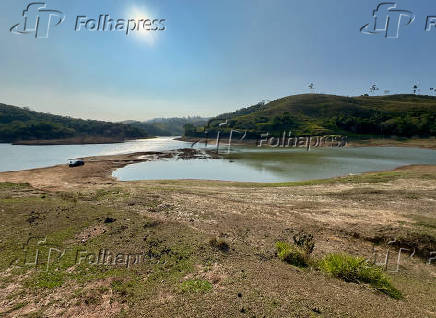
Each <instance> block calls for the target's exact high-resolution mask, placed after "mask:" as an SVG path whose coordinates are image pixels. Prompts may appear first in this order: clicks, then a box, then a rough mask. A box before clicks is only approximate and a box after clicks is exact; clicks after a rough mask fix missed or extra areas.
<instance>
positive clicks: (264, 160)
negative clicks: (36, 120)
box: [0, 137, 436, 182]
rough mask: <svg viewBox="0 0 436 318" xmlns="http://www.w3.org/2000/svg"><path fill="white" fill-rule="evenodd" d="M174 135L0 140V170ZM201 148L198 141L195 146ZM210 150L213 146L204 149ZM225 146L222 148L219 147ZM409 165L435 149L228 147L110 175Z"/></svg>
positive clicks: (231, 175)
mask: <svg viewBox="0 0 436 318" xmlns="http://www.w3.org/2000/svg"><path fill="white" fill-rule="evenodd" d="M190 146H191V143H188V142H182V141H177V140H174V137H159V138H154V139H141V140H133V141H129V142H126V143H119V144H99V145H65V146H64V145H56V146H19V145H11V144H0V171H17V170H25V169H33V168H42V167H48V166H52V165H57V164H64V163H66V160H67V159H70V158H80V157H88V156H99V155H114V154H125V153H133V152H144V151H163V150H172V149H179V148H189V147H190ZM199 147H202V145H199ZM209 149H213V147H209ZM223 150H225V148H223ZM410 164H436V150H429V149H418V148H407V147H362V148H351V147H349V148H348V147H347V148H315V149H312V150H311V151H309V152H307V151H305V150H304V149H289V148H285V149H277V148H269V147H263V148H257V147H234V148H233V152H232V154H231V155H230V156H227V157H226V158H225V159H215V160H213V159H208V160H198V159H195V160H194V159H192V160H175V159H169V160H159V161H153V162H143V163H138V164H133V165H129V166H126V167H124V168H121V169H118V170H116V171H114V173H113V176H114V177H116V178H118V179H119V180H123V181H132V180H165V179H202V180H226V181H246V182H284V181H302V180H311V179H323V178H330V177H335V176H343V175H348V174H357V173H362V172H367V171H382V170H390V169H394V168H397V167H400V166H404V165H410Z"/></svg>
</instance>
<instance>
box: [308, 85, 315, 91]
mask: <svg viewBox="0 0 436 318" xmlns="http://www.w3.org/2000/svg"><path fill="white" fill-rule="evenodd" d="M308 87H309V89H310V92H313V90H314V89H315V85H314V84H313V83H310V84H309V85H308Z"/></svg>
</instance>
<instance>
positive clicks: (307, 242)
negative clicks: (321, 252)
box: [292, 231, 315, 255]
mask: <svg viewBox="0 0 436 318" xmlns="http://www.w3.org/2000/svg"><path fill="white" fill-rule="evenodd" d="M292 238H293V240H294V244H295V245H296V246H298V247H300V248H301V249H303V251H304V252H305V253H306V255H310V254H312V252H313V249H314V248H315V240H314V239H313V235H312V234H309V233H306V232H304V231H301V232H298V233H297V234H295V235H294V236H293V237H292Z"/></svg>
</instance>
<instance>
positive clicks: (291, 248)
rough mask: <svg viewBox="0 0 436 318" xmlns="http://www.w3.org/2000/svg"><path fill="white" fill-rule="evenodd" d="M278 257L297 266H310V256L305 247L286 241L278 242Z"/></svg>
mask: <svg viewBox="0 0 436 318" xmlns="http://www.w3.org/2000/svg"><path fill="white" fill-rule="evenodd" d="M276 249H277V257H278V258H279V259H280V260H282V261H283V262H286V263H288V264H291V265H294V266H297V267H307V266H309V256H308V255H307V253H306V252H305V251H304V249H303V248H301V247H298V246H296V245H293V244H289V243H286V242H277V243H276Z"/></svg>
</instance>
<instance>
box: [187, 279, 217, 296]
mask: <svg viewBox="0 0 436 318" xmlns="http://www.w3.org/2000/svg"><path fill="white" fill-rule="evenodd" d="M211 289H212V284H211V283H209V282H208V281H207V280H203V279H191V280H186V281H184V282H183V283H182V284H181V286H180V290H181V291H182V292H187V293H206V292H208V291H209V290H211Z"/></svg>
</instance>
